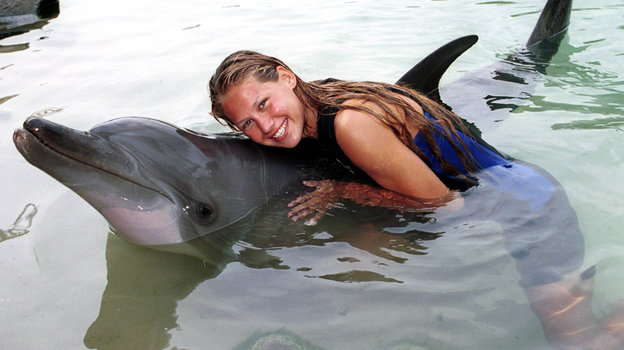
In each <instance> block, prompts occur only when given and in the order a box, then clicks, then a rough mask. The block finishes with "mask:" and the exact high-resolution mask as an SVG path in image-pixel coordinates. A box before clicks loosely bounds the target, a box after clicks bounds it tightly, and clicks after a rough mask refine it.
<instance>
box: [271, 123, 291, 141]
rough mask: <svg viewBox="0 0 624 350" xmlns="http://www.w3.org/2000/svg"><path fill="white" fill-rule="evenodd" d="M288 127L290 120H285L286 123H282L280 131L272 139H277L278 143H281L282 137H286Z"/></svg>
mask: <svg viewBox="0 0 624 350" xmlns="http://www.w3.org/2000/svg"><path fill="white" fill-rule="evenodd" d="M287 126H288V119H286V120H284V123H282V125H281V126H280V127H279V129H277V131H276V132H275V134H274V135H273V136H271V138H272V139H275V140H277V141H281V140H280V139H281V138H282V137H284V135H286V127H287Z"/></svg>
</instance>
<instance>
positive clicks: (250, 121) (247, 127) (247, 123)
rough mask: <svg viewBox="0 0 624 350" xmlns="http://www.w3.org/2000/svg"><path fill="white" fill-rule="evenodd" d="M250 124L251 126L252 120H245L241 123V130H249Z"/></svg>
mask: <svg viewBox="0 0 624 350" xmlns="http://www.w3.org/2000/svg"><path fill="white" fill-rule="evenodd" d="M251 124H253V120H251V119H249V120H246V121H245V122H244V123H243V130H247V129H249V128H250V127H251Z"/></svg>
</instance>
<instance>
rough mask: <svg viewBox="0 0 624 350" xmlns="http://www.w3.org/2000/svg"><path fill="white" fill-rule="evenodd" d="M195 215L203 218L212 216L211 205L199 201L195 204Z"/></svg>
mask: <svg viewBox="0 0 624 350" xmlns="http://www.w3.org/2000/svg"><path fill="white" fill-rule="evenodd" d="M196 211H197V216H199V217H202V218H205V217H210V216H212V213H213V210H212V207H211V206H209V205H207V204H205V203H199V204H198V205H197V210H196Z"/></svg>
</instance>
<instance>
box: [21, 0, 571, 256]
mask: <svg viewBox="0 0 624 350" xmlns="http://www.w3.org/2000/svg"><path fill="white" fill-rule="evenodd" d="M562 3H567V4H570V3H571V1H554V2H553V1H549V2H548V4H547V5H546V7H545V10H544V13H560V12H561V11H560V10H557V11H553V10H552V6H555V5H556V6H557V8H559V7H561V4H562ZM567 11H568V13H569V6H568V8H567ZM560 17H561V16H559V15H558V16H557V19H559V18H560ZM548 23H549V17H548V16H544V15H542V17H541V18H540V20H539V21H538V24H537V26H536V29H535V30H534V32H537V33H546V35H550V33H551V32H554V33H556V36H557V37H560V36H561V33H562V32H564V31H565V26H567V21H561V20H557V21H556V22H555V23H556V28H555V29H553V30H550V31H548V30H544V29H543V28H548V26H547V24H548ZM538 28H542V29H539V30H538ZM531 40H532V41H533V44H531V45H532V46H531V45H530V46H529V47H533V50H534V51H535V52H536V53H537V54H539V53H540V50H539V47H540V46H539V45H538V44H536V43H539V42H545V41H548V40H549V37H539V36H535V35H534V38H533V39H531ZM474 42H476V37H474V36H468V37H464V38H460V39H458V40H455V41H453V42H451V43H449V44H447V45H445V46H443V47H442V48H440V49H439V50H437V51H436V52H434V53H433V54H431V55H430V56H429V57H427V58H426V59H424V60H423V61H422V62H421V63H420V64H418V65H416V66H415V67H414V68H413V69H412V70H410V72H408V73H407V74H406V75H405V76H403V77H402V78H401V79H400V80H399V83H401V84H405V85H408V86H411V87H413V88H415V89H418V90H421V91H424V92H426V93H430V94H432V96H433V97H434V98H436V97H437V95H436V89H435V87H437V84H438V82H439V80H440V77H441V75H442V74H444V71H445V70H446V68H448V66H449V65H450V64H451V63H452V62H453V61H454V60H455V59H456V58H457V57H458V56H459V55H461V53H463V52H464V51H465V50H466V49H467V48H469V47H470V46H472V44H474ZM550 54H551V55H552V50H551V51H550ZM523 73H525V74H529V72H523ZM532 74H533V75H538V74H539V73H536V72H535V71H534V70H533V72H532ZM489 87H490V86H486V88H489ZM486 91H488V92H490V94H491V93H492V92H491V90H487V89H486ZM494 93H495V94H496V93H498V92H494ZM499 95H502V93H499ZM445 101H446V102H447V103H449V104H451V106H452V107H453V108H455V105H454V103H455V101H454V100H453V99H450V100H445ZM458 104H459V105H461V103H458ZM14 142H15V144H16V146H17V148H18V150H19V151H20V152H21V153H22V155H23V156H24V157H25V158H26V159H27V160H28V161H29V162H30V163H32V164H33V165H35V166H37V167H39V168H40V169H42V170H43V171H45V172H47V173H48V174H50V175H51V176H53V177H54V178H56V179H57V180H59V181H60V182H61V183H63V184H64V185H66V186H67V187H69V188H70V189H72V190H73V191H75V192H76V193H78V194H79V195H80V196H81V197H83V198H84V199H85V200H86V201H87V202H89V203H90V204H91V205H92V206H93V207H94V208H96V209H97V210H98V211H99V212H100V213H101V214H102V215H103V216H104V217H105V218H106V219H107V220H108V222H109V223H110V225H111V227H112V228H113V230H114V231H115V232H116V234H118V235H119V236H121V237H123V238H125V239H127V240H129V241H132V242H135V243H138V244H143V245H167V244H173V243H179V242H184V241H188V240H191V239H194V238H197V237H201V236H205V235H207V234H209V233H211V232H214V231H217V230H219V229H221V228H224V227H227V226H229V225H232V224H233V223H235V222H237V221H238V220H240V219H241V218H243V217H245V216H246V215H247V214H249V213H250V212H251V211H252V210H254V209H255V208H257V207H259V206H260V205H262V204H264V203H266V202H267V200H268V199H270V198H272V197H274V196H275V195H276V194H278V193H286V192H288V191H292V189H293V188H295V189H296V188H299V189H301V188H302V186H301V185H300V184H301V182H302V181H303V180H306V179H317V180H318V179H348V180H361V181H366V180H367V179H366V178H364V177H356V176H355V175H353V174H349V173H346V172H345V171H344V170H343V169H344V168H343V167H342V166H340V165H339V164H336V163H335V161H334V160H332V159H331V158H329V157H328V156H326V155H324V154H322V152H320V151H319V150H318V149H316V148H315V146H314V145H311V144H309V143H307V142H303V144H302V145H300V146H299V147H297V148H295V149H294V150H281V149H276V148H270V149H269V148H265V147H262V146H258V145H256V144H254V143H253V142H251V141H250V140H248V139H246V138H242V137H239V136H235V135H228V134H216V135H200V134H197V133H194V132H192V131H189V130H182V129H179V128H176V127H174V126H172V125H170V124H167V123H164V122H161V121H156V120H152V119H146V118H120V119H115V120H112V121H108V122H105V123H103V124H100V125H98V126H96V127H94V128H93V129H91V130H90V131H89V132H87V133H85V132H82V131H77V130H73V129H70V128H67V127H65V126H62V125H59V124H56V123H53V122H51V121H48V120H45V119H40V118H31V119H28V120H27V121H26V122H24V127H23V129H18V130H16V131H15V134H14ZM319 164H325V166H322V167H319ZM293 198H296V197H292V195H290V199H293Z"/></svg>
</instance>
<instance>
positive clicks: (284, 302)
mask: <svg viewBox="0 0 624 350" xmlns="http://www.w3.org/2000/svg"><path fill="white" fill-rule="evenodd" d="M543 3H544V1H537V0H527V1H521V2H520V1H518V2H515V1H463V0H448V1H387V2H379V1H377V2H373V1H352V2H330V1H303V2H298V3H296V5H295V3H293V2H291V1H268V2H261V3H260V2H254V1H240V2H235V1H219V2H217V1H214V2H207V1H199V0H190V1H185V2H183V3H182V2H167V1H131V2H128V1H117V0H113V1H108V2H98V3H96V2H85V1H77V0H68V1H61V14H60V16H59V17H58V18H56V19H54V20H52V21H50V23H49V24H48V25H46V26H45V27H43V28H42V29H38V30H33V31H30V32H28V33H25V34H22V35H19V36H14V37H10V38H6V39H3V40H1V41H0V45H2V46H3V47H11V48H13V49H12V50H6V51H11V52H3V53H0V133H1V134H0V152H1V157H2V159H3V165H4V166H3V169H2V172H3V175H2V180H3V181H2V182H1V184H0V186H2V190H1V193H2V194H3V195H2V201H1V203H2V204H1V205H0V229H2V233H3V234H4V235H3V236H1V237H6V236H11V237H13V236H15V237H13V238H8V239H5V240H3V241H1V242H0V279H1V280H2V283H0V315H2V316H1V317H0V345H1V346H2V348H12V349H40V348H50V349H58V348H65V349H83V348H101V349H123V348H128V349H141V348H144V349H235V348H237V347H238V348H245V346H246V345H249V344H252V343H254V342H256V341H259V339H260V340H262V339H265V341H269V340H270V339H268V340H267V338H263V336H265V335H267V337H271V336H273V337H274V338H278V339H281V340H283V341H291V342H295V343H299V344H306V345H308V347H310V348H315V347H320V348H326V349H500V348H505V349H536V348H547V345H546V342H545V340H544V337H543V333H542V330H541V326H540V324H539V322H538V320H537V318H536V317H535V316H534V315H533V314H532V312H531V310H530V309H529V306H528V304H527V301H526V297H525V296H524V293H523V291H522V290H521V289H520V288H519V287H518V286H517V283H516V282H517V280H518V274H517V272H516V271H515V268H514V265H513V260H512V259H511V257H509V256H508V255H507V254H506V251H505V248H504V245H503V239H502V236H501V235H500V228H499V227H498V226H497V224H496V223H493V222H490V221H482V220H481V221H470V220H469V221H467V222H466V225H465V227H461V228H459V229H457V230H456V231H455V232H454V235H453V237H449V236H442V237H440V238H438V239H435V240H429V241H426V242H422V247H421V248H422V250H421V251H419V252H418V253H415V252H414V251H410V250H409V249H402V247H401V246H400V244H397V243H396V242H395V241H393V239H392V238H388V237H387V236H380V235H379V234H375V233H372V234H369V235H360V236H357V237H349V236H344V237H332V235H330V234H328V233H327V232H314V229H313V228H311V229H310V230H309V231H306V232H304V233H305V234H308V235H312V239H310V238H308V239H309V240H310V242H313V244H312V243H311V244H302V245H296V244H287V243H286V242H263V244H258V243H257V242H258V240H257V239H256V240H255V242H256V245H255V246H254V244H253V243H249V242H241V243H239V244H237V245H236V246H235V250H236V251H237V252H239V253H241V254H255V255H253V257H251V258H248V259H247V261H251V262H254V264H255V265H254V264H248V265H242V264H239V263H231V264H229V265H227V266H226V268H225V270H223V271H218V270H216V269H214V268H212V267H211V266H204V265H203V264H202V263H201V262H199V261H197V260H196V259H192V258H188V257H184V256H177V255H170V254H164V253H159V252H155V251H152V250H149V249H145V248H141V247H136V246H133V245H130V244H127V243H125V242H122V241H120V240H118V239H116V238H115V237H113V236H110V235H109V230H108V225H107V224H106V222H105V221H104V219H103V218H102V217H101V216H100V215H99V214H98V213H97V212H95V210H93V209H92V208H91V207H89V206H88V205H87V204H86V203H85V202H84V201H82V200H81V199H80V198H79V197H78V196H76V195H75V194H73V193H72V192H70V191H69V190H68V189H66V188H65V187H63V186H61V185H60V184H58V183H57V182H56V181H55V180H53V179H51V178H50V177H48V176H47V175H45V174H43V173H42V172H41V171H39V170H37V169H36V168H34V167H32V166H30V165H29V164H27V163H26V162H25V161H24V160H23V158H22V157H21V156H20V155H19V154H18V153H17V151H16V150H15V147H14V146H13V144H12V140H11V134H12V132H13V130H14V129H15V128H16V127H18V126H19V125H20V124H21V122H22V121H23V120H24V119H25V118H26V117H28V116H29V115H32V114H35V113H37V114H42V115H48V117H49V118H51V119H53V120H54V121H57V122H60V123H63V124H67V125H69V126H72V127H75V128H78V129H89V128H90V127H92V126H93V125H95V124H97V123H99V122H103V121H105V120H108V119H111V118H114V117H119V116H129V115H142V116H150V117H154V118H157V119H162V120H166V121H169V122H172V123H174V124H177V125H180V126H185V127H192V128H196V129H198V130H201V131H211V130H223V129H222V127H221V126H219V125H218V124H216V123H215V122H213V121H212V120H211V119H210V117H209V116H208V110H209V101H208V96H207V93H206V83H207V80H208V78H209V77H210V75H211V74H212V71H213V70H214V68H215V67H216V65H217V64H218V63H219V62H220V61H221V59H223V57H225V56H226V55H227V54H229V53H230V52H232V51H234V50H237V49H241V48H249V49H255V50H259V51H263V52H266V53H270V54H272V55H276V56H278V57H280V58H282V59H283V60H285V61H286V62H287V63H289V65H290V66H291V67H292V68H293V69H294V70H295V71H296V72H298V73H299V74H300V75H301V76H302V77H303V78H304V79H318V78H324V77H328V76H332V77H336V78H343V79H357V80H364V79H366V80H380V81H387V82H393V81H395V80H396V79H397V78H398V77H400V76H401V75H402V74H403V73H404V72H405V71H406V70H407V69H409V68H410V67H411V66H412V65H413V64H414V63H416V62H417V61H418V60H419V59H420V58H422V57H424V56H425V55H426V54H428V53H429V52H430V51H432V50H433V49H435V48H437V47H438V46H439V45H441V44H443V43H445V42H447V41H449V40H451V39H454V38H456V37H458V36H462V35H466V34H472V33H474V34H478V35H479V37H480V40H479V43H478V44H477V45H476V46H475V47H473V48H472V49H470V50H469V51H468V53H467V54H465V55H463V56H462V57H461V58H460V59H459V60H458V61H457V62H456V63H455V64H454V65H453V66H452V67H451V68H450V70H449V73H448V74H447V76H445V78H444V82H450V81H453V80H455V79H457V78H458V77H460V76H461V75H462V74H463V73H465V72H467V71H471V70H473V69H477V68H481V67H483V66H485V65H487V64H490V63H492V62H494V61H495V60H497V59H501V58H503V57H505V56H506V55H507V54H508V53H509V52H511V51H513V50H514V49H515V48H517V47H520V46H521V45H523V44H524V43H525V42H526V39H527V38H528V36H529V34H530V32H531V29H532V27H533V24H534V23H535V21H536V19H537V16H538V14H539V12H540V10H541V8H542V6H543ZM623 9H624V3H622V2H621V1H619V0H594V1H591V2H590V1H576V3H575V5H574V10H573V12H572V18H571V25H570V29H569V32H568V36H567V37H566V38H565V39H564V42H563V43H562V47H561V50H560V52H559V53H558V54H557V55H556V56H555V57H554V58H553V62H552V64H551V66H550V67H549V68H548V70H547V76H545V77H544V80H543V82H542V83H541V84H540V85H538V87H537V89H536V91H535V93H534V95H533V97H532V98H530V99H529V100H528V101H527V103H526V104H525V105H523V106H521V107H520V108H518V109H517V110H515V111H514V112H513V113H512V114H511V115H509V116H508V117H507V118H506V119H505V120H504V121H503V122H501V123H499V125H498V126H497V128H492V129H486V130H484V138H485V139H486V140H488V141H489V142H490V143H491V144H492V145H494V146H496V147H497V148H499V149H500V150H502V151H504V152H506V153H508V154H510V155H512V156H514V157H516V158H519V159H523V160H526V161H529V162H532V163H535V164H538V165H540V166H542V167H543V168H545V169H546V170H548V171H549V172H550V173H551V174H553V176H555V177H556V178H557V179H558V180H559V181H560V182H561V183H562V185H563V187H564V188H565V190H566V192H567V193H568V196H569V198H570V201H571V203H572V206H573V207H574V209H575V210H576V211H577V213H578V215H579V220H580V225H581V228H582V230H583V232H584V233H585V243H586V253H585V263H584V266H591V265H596V267H597V271H598V272H597V275H596V290H595V293H594V297H593V299H594V303H593V305H594V311H595V312H596V314H598V315H604V314H606V313H608V312H609V311H610V310H611V308H610V305H611V304H612V303H614V302H617V301H619V300H621V299H622V298H623V297H624V292H623V291H624V279H623V278H622V276H623V273H622V269H621V266H623V264H624V249H623V248H624V236H623V235H621V232H622V228H621V223H622V219H623V217H624V213H623V208H624V205H623V204H624V200H623V199H622V198H624V186H623V185H622V180H621V179H622V176H621V174H623V173H624V162H623V161H622V160H623V158H624V142H623V141H624V135H623V134H622V131H623V128H624V68H623V65H622V58H623V56H624V46H622V44H621V37H622V34H623V31H624V27H623V25H622V19H623V15H622V14H623V13H624V11H623ZM444 82H443V83H444ZM28 203H34V204H35V205H37V208H38V211H37V213H36V215H35V216H34V218H33V221H32V226H30V227H27V228H26V229H27V232H26V233H24V231H20V232H19V234H15V231H11V230H10V227H11V225H12V224H13V223H14V222H15V220H16V218H17V217H18V216H19V214H20V213H21V212H22V210H23V209H24V207H25V206H26V205H27V204H28ZM270 230H271V228H270V227H269V228H263V229H262V232H264V233H266V232H270ZM6 232H8V234H5V233H6ZM293 234H294V235H295V237H297V234H303V233H302V232H295V233H293ZM257 246H262V247H264V248H258V247H257ZM423 253H424V254H423ZM471 267H474V268H471ZM477 267H478V268H477ZM454 271H462V272H463V273H462V274H458V273H454Z"/></svg>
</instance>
